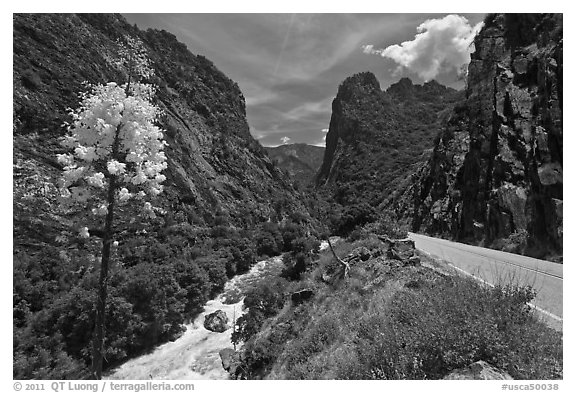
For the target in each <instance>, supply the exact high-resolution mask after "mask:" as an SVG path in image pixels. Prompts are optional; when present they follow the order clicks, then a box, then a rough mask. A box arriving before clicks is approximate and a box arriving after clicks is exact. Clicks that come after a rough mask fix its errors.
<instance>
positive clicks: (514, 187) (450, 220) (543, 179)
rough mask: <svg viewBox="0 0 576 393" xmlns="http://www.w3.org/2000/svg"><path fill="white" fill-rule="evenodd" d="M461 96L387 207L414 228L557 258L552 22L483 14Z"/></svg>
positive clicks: (558, 137)
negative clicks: (430, 150) (484, 18)
mask: <svg viewBox="0 0 576 393" xmlns="http://www.w3.org/2000/svg"><path fill="white" fill-rule="evenodd" d="M474 44H475V47H476V51H475V52H474V53H473V54H472V60H471V62H470V65H469V67H468V81H467V89H466V100H465V101H464V102H463V103H462V104H460V105H458V106H457V107H456V108H455V109H454V111H453V113H452V115H451V117H450V120H449V122H448V125H447V126H446V128H445V129H444V130H443V132H442V134H441V137H440V139H439V141H438V142H437V144H436V146H435V148H434V152H433V154H432V157H431V159H430V161H429V162H428V164H427V165H425V166H423V167H421V168H420V171H419V172H418V173H416V174H415V175H414V176H413V182H412V184H411V185H410V186H409V187H408V188H409V189H408V191H407V192H406V193H405V194H404V197H403V198H400V202H399V203H398V204H396V205H395V206H394V204H392V205H393V207H392V208H393V209H395V210H396V211H397V212H400V213H401V214H404V215H405V216H409V217H410V219H411V220H412V228H413V230H414V231H423V232H426V233H430V234H437V235H438V234H439V235H447V236H451V237H453V238H455V239H457V240H461V241H470V242H480V241H483V243H484V244H485V245H491V246H493V247H497V248H506V247H508V248H509V251H515V252H520V253H525V254H528V255H532V256H535V257H543V256H546V255H551V254H560V255H561V253H562V232H563V231H562V199H563V196H562V194H563V192H562V189H563V182H562V156H563V153H562V151H563V147H562V146H563V142H562V16H561V15H542V14H530V15H513V14H507V15H491V16H489V17H488V18H487V21H486V25H485V27H484V28H483V29H482V31H481V32H480V33H479V35H478V36H477V37H476V39H475V42H474Z"/></svg>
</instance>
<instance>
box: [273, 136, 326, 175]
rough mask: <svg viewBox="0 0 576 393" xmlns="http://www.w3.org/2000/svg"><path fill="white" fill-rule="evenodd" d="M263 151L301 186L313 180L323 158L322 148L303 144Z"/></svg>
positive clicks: (281, 146)
mask: <svg viewBox="0 0 576 393" xmlns="http://www.w3.org/2000/svg"><path fill="white" fill-rule="evenodd" d="M265 149H266V151H267V152H268V155H269V156H270V158H271V159H272V160H273V161H274V162H275V163H276V165H278V167H280V168H282V169H284V170H286V171H287V172H288V173H289V174H290V176H291V177H292V178H293V179H294V180H297V181H299V182H301V183H302V184H308V183H310V182H311V181H312V180H313V179H314V176H315V175H316V173H317V172H318V169H320V165H322V159H323V157H324V148H323V147H320V146H313V145H307V144H305V143H294V144H290V145H280V146H276V147H266V148H265Z"/></svg>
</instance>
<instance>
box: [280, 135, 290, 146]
mask: <svg viewBox="0 0 576 393" xmlns="http://www.w3.org/2000/svg"><path fill="white" fill-rule="evenodd" d="M280 140H281V141H282V144H283V145H285V144H287V143H288V142H290V138H288V137H287V136H283V137H282V138H280Z"/></svg>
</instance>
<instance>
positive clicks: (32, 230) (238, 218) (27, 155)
mask: <svg viewBox="0 0 576 393" xmlns="http://www.w3.org/2000/svg"><path fill="white" fill-rule="evenodd" d="M13 34H14V36H13V42H14V64H13V83H14V93H13V94H14V95H13V99H14V111H13V145H14V150H13V190H14V204H13V209H14V229H13V242H14V254H13V258H14V293H13V305H14V377H15V378H18V379H22V378H49V379H66V378H75V379H79V378H83V377H85V376H86V375H87V367H88V365H89V364H90V353H91V349H90V340H91V337H92V332H93V326H94V308H95V303H96V302H95V300H96V292H95V289H94V288H95V286H96V283H97V277H98V270H99V267H98V265H99V264H98V261H99V258H100V254H99V252H100V251H99V250H100V249H99V247H100V246H99V244H100V240H99V239H98V237H97V236H92V237H90V238H88V239H83V238H81V237H79V236H78V230H79V228H81V227H82V226H83V225H82V223H81V222H79V221H78V219H77V216H76V215H74V214H73V212H70V211H67V210H66V209H63V208H62V207H61V206H60V202H59V191H58V189H57V184H58V179H59V178H60V177H61V176H62V169H63V168H62V166H61V165H60V164H59V163H58V162H57V159H56V155H57V154H59V153H64V152H65V149H64V148H63V147H62V146H61V145H60V137H62V136H63V135H64V133H65V131H66V127H65V126H64V124H65V123H66V122H68V123H70V122H71V118H70V116H69V114H68V109H67V108H76V107H78V105H79V102H80V100H79V97H78V94H79V93H81V92H84V91H86V87H85V86H84V85H83V82H84V81H88V82H90V83H108V82H110V81H115V82H118V83H124V82H126V75H125V74H123V73H122V71H121V70H120V69H118V68H117V67H116V62H115V59H116V58H117V57H118V50H119V43H120V42H124V41H123V40H124V39H125V37H131V38H134V39H139V40H140V41H142V42H143V44H144V47H145V49H146V54H147V56H148V57H149V59H150V63H151V65H152V67H153V69H154V71H155V76H154V77H153V78H152V80H150V81H149V82H151V83H153V84H154V85H155V86H156V88H157V91H156V96H155V101H154V103H155V104H156V105H157V106H159V107H160V109H161V110H162V111H163V112H164V116H162V117H161V118H160V122H159V126H160V127H161V128H162V129H164V130H165V133H164V137H165V140H166V141H167V142H168V146H167V147H166V149H165V151H166V156H167V163H168V168H167V170H166V171H165V172H164V174H165V175H166V177H167V179H166V181H165V182H164V192H163V193H162V194H161V195H160V196H159V197H158V199H157V200H156V201H155V205H156V206H157V207H158V208H159V209H160V210H158V211H159V212H162V213H159V214H157V215H156V218H154V219H152V220H150V221H149V222H147V223H146V225H138V224H132V222H133V221H134V220H131V218H132V217H134V215H138V214H139V212H138V211H131V210H130V209H124V210H123V211H120V213H119V219H118V220H117V226H116V228H115V230H116V233H117V234H118V235H117V239H116V240H117V241H118V246H117V247H116V248H114V249H113V261H114V262H113V264H112V266H111V268H110V269H111V271H110V278H109V282H108V285H109V298H108V305H107V314H108V315H109V317H108V325H107V326H106V330H107V336H106V337H107V338H106V346H105V347H106V353H105V359H106V364H105V366H109V365H111V364H115V363H117V362H119V361H121V360H123V359H125V358H126V357H130V356H133V355H134V354H137V353H141V352H143V351H146V350H148V349H149V348H151V347H153V346H154V345H156V344H158V343H160V342H164V341H166V340H170V339H174V338H175V337H177V336H178V335H179V334H180V333H181V331H182V323H183V322H185V321H187V320H190V319H191V318H192V317H193V316H194V315H196V313H198V312H199V311H200V310H201V309H202V306H203V304H204V303H205V301H206V300H207V299H208V298H210V297H211V296H214V294H215V293H217V292H218V291H219V290H221V288H222V287H223V285H224V283H225V281H226V280H227V279H228V278H229V277H231V276H233V275H234V274H236V273H237V272H242V271H246V270H247V269H248V268H249V267H250V266H251V265H252V264H253V263H254V262H255V260H256V258H257V257H258V256H261V255H264V254H266V255H274V254H278V253H280V252H281V251H283V250H285V249H290V248H291V242H292V240H294V239H297V238H298V237H299V236H301V235H302V234H303V233H304V232H305V231H308V233H309V229H310V219H309V216H308V214H307V212H306V209H305V208H304V207H303V205H302V204H301V202H300V201H299V196H298V194H297V193H296V192H295V191H294V190H293V188H292V186H291V184H290V182H289V181H288V180H287V179H285V178H284V176H283V175H282V173H281V172H280V170H279V169H278V168H276V167H275V166H274V164H273V163H272V162H271V161H270V159H269V158H268V156H267V155H266V153H265V151H264V149H263V148H262V146H261V145H260V144H258V142H256V141H255V140H254V139H253V138H252V136H251V135H250V133H249V129H248V124H247V121H246V112H245V103H244V97H243V96H242V93H241V92H240V90H239V88H238V86H237V85H236V83H234V82H233V81H231V80H230V79H229V78H227V77H226V76H225V75H224V74H223V73H222V72H220V71H219V70H218V69H216V67H215V66H214V65H213V64H212V63H211V62H210V61H209V60H208V59H206V58H204V57H202V56H197V55H194V54H192V53H191V52H190V51H189V50H188V48H186V46H185V45H183V44H182V43H180V42H178V41H177V40H176V38H175V36H174V35H172V34H170V33H168V32H166V31H156V30H148V31H141V30H139V29H138V28H136V27H134V26H131V25H129V24H128V23H127V22H126V21H125V20H124V18H123V17H122V16H119V15H102V14H100V15H90V14H82V15H73V14H27V15H24V14H16V15H14V26H13ZM296 223H297V224H298V225H296ZM283 235H284V237H283Z"/></svg>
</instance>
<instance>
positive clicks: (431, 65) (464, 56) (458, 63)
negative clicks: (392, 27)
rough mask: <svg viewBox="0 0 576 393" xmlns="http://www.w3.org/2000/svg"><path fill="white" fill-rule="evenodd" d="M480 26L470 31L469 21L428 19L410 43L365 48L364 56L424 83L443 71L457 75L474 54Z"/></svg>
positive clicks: (365, 46) (451, 16)
mask: <svg viewBox="0 0 576 393" xmlns="http://www.w3.org/2000/svg"><path fill="white" fill-rule="evenodd" d="M482 25H483V23H482V22H480V23H478V24H477V25H476V26H474V27H472V26H471V25H470V24H469V22H468V19H466V18H464V17H463V16H460V15H447V16H445V17H444V18H442V19H428V20H427V21H425V22H424V23H422V24H421V25H420V26H418V28H417V31H418V34H416V36H415V37H414V39H413V40H412V41H405V42H403V43H402V44H400V45H390V46H389V47H387V48H385V49H374V46H373V45H364V46H363V47H362V50H363V52H364V53H366V54H379V55H380V56H382V57H387V58H389V59H392V60H394V61H395V62H396V63H398V64H399V66H401V67H405V68H407V69H409V70H411V71H413V72H415V73H417V74H418V76H420V77H421V78H422V79H424V80H430V79H432V78H435V77H436V76H437V75H438V74H439V73H440V72H442V71H450V70H452V69H455V70H456V71H458V70H460V68H461V67H462V66H463V65H465V64H467V63H468V62H469V61H470V53H471V52H473V51H474V46H473V40H474V36H475V35H476V34H477V33H478V31H480V29H481V28H482Z"/></svg>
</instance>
